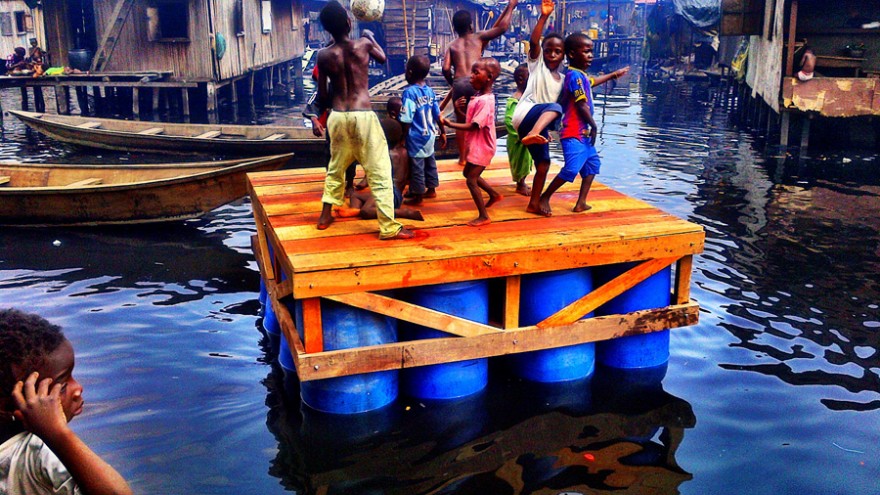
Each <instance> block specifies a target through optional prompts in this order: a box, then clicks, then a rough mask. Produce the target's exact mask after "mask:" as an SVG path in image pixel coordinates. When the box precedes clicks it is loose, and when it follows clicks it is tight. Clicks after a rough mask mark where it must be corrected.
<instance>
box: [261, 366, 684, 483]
mask: <svg viewBox="0 0 880 495" xmlns="http://www.w3.org/2000/svg"><path fill="white" fill-rule="evenodd" d="M496 364H497V363H496ZM493 369H494V368H493ZM665 372H666V367H665V366H663V367H660V368H657V369H650V370H639V371H636V372H632V373H630V372H619V371H613V370H608V369H604V368H602V369H600V370H599V371H598V372H597V374H596V376H595V378H594V379H593V380H592V382H591V381H590V380H580V381H576V382H570V383H562V384H549V385H548V384H540V385H539V384H532V383H527V382H522V381H519V380H514V379H510V378H505V376H504V374H503V373H500V372H498V371H495V372H493V373H494V374H496V375H497V376H494V377H493V378H492V380H490V387H489V389H488V390H487V391H484V392H483V393H480V394H477V395H476V396H473V397H470V398H467V399H463V400H458V401H449V402H430V401H418V400H412V399H407V398H401V399H400V400H399V401H398V402H397V403H396V404H394V405H392V406H389V407H387V408H385V409H382V410H379V411H373V412H371V413H367V414H363V415H354V416H338V415H336V416H335V415H327V414H323V413H318V412H315V411H312V410H310V409H308V408H307V407H305V406H302V407H301V405H300V402H299V400H298V397H297V396H295V395H294V396H291V395H289V393H295V386H294V389H293V390H288V393H284V392H282V389H283V388H284V386H283V385H282V383H281V381H282V380H283V378H281V373H280V372H276V373H274V374H273V375H270V377H269V378H268V379H267V380H266V382H265V383H264V384H265V385H266V387H267V389H268V390H269V398H268V399H267V405H269V407H270V411H269V414H268V415H267V425H268V427H269V429H270V431H272V432H273V434H275V436H276V438H277V439H278V441H279V454H278V456H277V457H276V459H275V462H274V463H273V466H272V470H271V473H272V474H273V475H274V476H278V477H280V478H281V479H282V483H283V484H284V485H285V486H286V487H288V488H289V489H294V490H297V491H298V492H299V491H301V492H304V493H315V494H318V493H321V494H364V493H382V494H418V493H437V494H440V493H456V494H467V493H474V494H477V493H479V494H486V493H492V494H504V493H511V494H512V493H536V492H547V491H548V490H556V491H555V492H553V493H558V492H560V491H575V492H580V493H586V492H588V491H589V492H591V491H594V490H609V491H610V490H628V491H629V493H645V491H644V490H654V491H656V490H659V491H658V492H657V493H677V492H678V489H677V487H678V486H679V485H681V483H683V482H685V481H687V480H689V479H691V478H692V476H691V474H690V473H688V472H687V471H686V470H684V469H683V468H681V467H680V466H679V465H678V463H677V462H676V459H675V453H676V450H677V449H678V447H679V446H680V445H681V442H682V441H683V439H684V432H685V430H686V429H688V428H692V427H693V426H694V425H695V422H696V418H695V417H694V413H693V410H692V409H691V406H690V404H688V403H687V401H685V400H683V399H681V398H678V397H675V396H673V395H671V394H669V393H668V392H666V391H665V390H664V389H663V385H662V379H663V377H664V375H665ZM288 389H290V387H289V386H288ZM594 398H596V399H598V400H594ZM512 405H515V407H511V406H512Z"/></svg>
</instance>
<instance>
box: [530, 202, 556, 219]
mask: <svg viewBox="0 0 880 495" xmlns="http://www.w3.org/2000/svg"><path fill="white" fill-rule="evenodd" d="M526 213H534V214H535V215H541V216H543V217H549V216H552V215H553V213H552V212H550V211H547V212H544V210H542V209H541V207H540V206H532V205H529V206H527V207H526Z"/></svg>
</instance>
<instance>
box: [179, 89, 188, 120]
mask: <svg viewBox="0 0 880 495" xmlns="http://www.w3.org/2000/svg"><path fill="white" fill-rule="evenodd" d="M180 99H181V105H182V106H183V109H182V110H183V120H185V121H187V122H189V89H187V88H181V89H180Z"/></svg>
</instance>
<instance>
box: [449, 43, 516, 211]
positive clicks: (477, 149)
mask: <svg viewBox="0 0 880 495" xmlns="http://www.w3.org/2000/svg"><path fill="white" fill-rule="evenodd" d="M499 73H501V66H500V65H499V64H498V61H497V60H495V59H494V58H492V57H483V58H481V59H479V60H477V61H476V62H474V65H473V68H471V85H472V86H473V87H474V90H476V92H477V95H476V96H474V97H473V98H472V99H471V101H470V103H469V104H468V103H467V100H466V99H465V98H464V97H462V98H459V100H458V101H456V102H455V104H456V105H459V106H460V107H461V108H463V107H464V106H465V105H467V114H466V121H465V122H464V123H459V122H450V121H448V120H446V119H442V122H443V124H444V125H447V126H449V127H451V128H453V129H459V130H462V131H468V132H467V133H466V135H465V150H466V152H467V153H466V159H467V163H466V164H465V166H464V176H465V178H466V179H467V187H468V190H469V191H470V193H471V197H472V198H473V200H474V204H476V205H477V212H479V215H478V216H477V218H475V219H473V220H471V221H470V222H468V225H470V226H471V227H479V226H481V225H486V224H489V223H491V222H492V220H491V219H490V218H489V213H488V212H487V211H486V209H487V208H489V207H491V206H492V205H494V204H495V203H497V202H499V201H501V199H502V198H503V196H501V194H499V193H498V192H497V191H495V189H493V188H492V186H490V185H489V183H487V182H486V180H485V179H483V178H482V177H480V176H481V175H482V173H483V170H486V167H487V166H488V165H489V163H490V162H491V161H492V157H494V156H495V149H496V146H497V142H496V139H497V138H496V136H495V94H494V93H492V85H493V84H494V83H495V80H496V79H497V78H498V74H499ZM480 189H482V190H483V191H486V192H487V193H488V194H489V201H488V202H487V203H485V204H484V203H483V194H482V193H481V192H480Z"/></svg>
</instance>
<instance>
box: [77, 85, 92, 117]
mask: <svg viewBox="0 0 880 495" xmlns="http://www.w3.org/2000/svg"><path fill="white" fill-rule="evenodd" d="M74 91H76V104H77V105H78V106H79V114H80V115H89V92H88V88H86V87H85V86H76V87H75V88H74Z"/></svg>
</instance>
